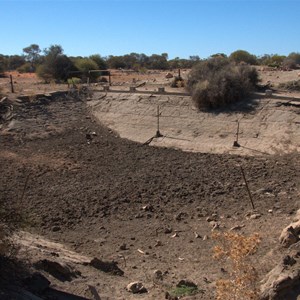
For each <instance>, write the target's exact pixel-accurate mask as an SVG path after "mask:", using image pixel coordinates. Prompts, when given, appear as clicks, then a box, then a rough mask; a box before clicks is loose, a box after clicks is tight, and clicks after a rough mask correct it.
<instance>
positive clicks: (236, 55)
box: [229, 50, 257, 65]
mask: <svg viewBox="0 0 300 300" xmlns="http://www.w3.org/2000/svg"><path fill="white" fill-rule="evenodd" d="M229 58H230V60H232V61H234V62H235V63H246V64H249V65H256V64H257V58H256V56H255V55H252V54H250V53H249V52H247V51H245V50H237V51H235V52H232V53H231V54H230V56H229Z"/></svg>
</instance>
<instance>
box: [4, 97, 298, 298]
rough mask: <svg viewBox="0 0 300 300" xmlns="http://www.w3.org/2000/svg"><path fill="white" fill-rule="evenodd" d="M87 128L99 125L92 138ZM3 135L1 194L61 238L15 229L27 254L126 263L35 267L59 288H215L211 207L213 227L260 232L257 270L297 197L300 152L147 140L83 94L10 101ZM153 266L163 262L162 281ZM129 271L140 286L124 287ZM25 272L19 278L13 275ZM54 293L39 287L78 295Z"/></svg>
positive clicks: (84, 291)
mask: <svg viewBox="0 0 300 300" xmlns="http://www.w3.org/2000/svg"><path fill="white" fill-rule="evenodd" d="M91 132H92V133H96V135H92V138H91V139H90V138H89V137H90V136H91V135H90V134H89V133H91ZM87 134H88V135H87ZM87 137H88V139H87ZM145 138H147V137H145ZM0 139H1V148H0V165H1V178H0V190H1V193H0V200H1V203H4V205H5V209H6V210H7V211H9V210H14V209H15V208H16V207H17V208H18V209H20V210H21V211H22V214H23V215H24V216H25V220H26V227H25V229H24V230H25V231H29V232H31V234H32V237H31V238H32V240H33V241H36V243H38V240H39V236H42V237H43V240H48V241H49V243H51V242H53V243H54V242H55V243H59V244H57V245H59V246H55V245H54V246H53V244H51V245H52V246H53V247H54V248H51V249H52V250H47V249H46V246H45V245H44V244H43V242H40V244H39V246H36V247H32V245H33V242H32V243H28V242H27V243H26V242H24V235H23V237H22V234H21V235H19V237H17V240H18V241H19V244H21V245H23V247H21V250H20V252H19V254H18V257H19V259H20V260H21V261H23V264H24V266H25V267H26V268H28V270H29V271H30V272H33V271H35V268H34V262H35V261H36V260H37V259H44V258H45V257H48V258H49V257H52V258H53V257H57V255H58V256H59V254H57V253H60V250H59V249H60V248H61V247H63V248H66V249H68V251H72V253H76V255H78V256H79V257H80V256H82V257H90V258H93V257H97V258H98V259H103V260H106V261H116V262H118V266H119V268H120V269H122V270H123V271H124V275H123V276H115V275H111V274H107V273H104V272H101V271H99V270H94V269H92V268H90V267H88V266H86V265H83V264H82V263H80V262H77V263H76V262H74V261H73V262H72V264H73V265H74V267H75V268H76V269H78V270H79V271H80V275H78V276H76V278H73V279H72V280H70V281H61V280H59V279H57V278H55V277H53V276H51V274H49V273H47V272H43V274H44V275H45V276H46V277H47V278H48V280H49V281H50V282H51V286H52V287H53V288H55V289H56V290H59V291H65V292H68V293H70V294H73V295H77V296H81V297H83V298H85V299H96V298H94V296H93V295H92V294H91V292H90V290H89V288H88V286H93V287H95V289H96V291H97V293H98V294H99V295H100V297H101V299H164V295H165V292H166V291H168V290H170V289H171V288H172V287H174V286H176V284H177V283H178V282H179V280H181V279H189V280H192V281H193V282H195V283H196V284H197V285H198V287H199V289H201V291H202V292H201V293H199V294H197V295H195V296H193V297H190V298H189V299H214V293H215V289H214V286H215V281H216V280H217V279H219V278H222V276H224V273H222V272H221V268H226V266H224V265H223V264H222V263H220V262H218V261H215V260H214V259H213V258H212V255H213V252H212V248H213V246H214V245H215V244H216V241H214V240H213V239H211V234H212V223H211V222H208V221H207V218H208V217H213V218H214V219H215V221H217V222H218V224H219V225H220V230H229V229H230V228H231V227H233V226H235V225H241V229H240V232H241V233H244V234H249V233H254V232H258V233H259V234H260V236H261V240H262V242H261V244H260V247H259V250H258V252H257V254H256V255H255V257H253V263H254V264H255V266H256V267H257V269H258V271H259V276H260V278H262V277H263V276H264V275H265V274H266V273H267V272H268V271H269V270H270V269H272V268H273V267H274V265H275V264H276V261H277V260H278V258H279V257H280V255H281V249H280V247H279V243H278V237H279V235H280V232H281V230H282V228H284V227H285V226H286V225H287V224H289V223H290V220H291V219H292V217H293V214H294V213H295V211H296V210H297V209H298V208H299V183H300V176H299V174H300V160H299V154H298V153H292V154H287V155H282V156H279V155H266V156H264V155H261V156H257V157H247V156H244V157H240V156H234V155H229V154H209V153H188V152H183V151H180V150H175V149H169V148H156V147H152V146H146V145H145V146H143V145H141V144H138V143H135V142H132V141H129V140H126V139H121V138H120V137H118V135H117V134H116V133H115V132H113V131H111V130H109V129H107V128H105V127H104V126H102V125H101V124H99V122H96V121H95V120H94V119H93V117H92V116H91V115H89V113H88V110H87V108H86V103H85V102H82V101H77V100H73V99H67V98H59V99H55V100H52V101H50V102H49V101H48V102H47V103H44V102H43V103H41V102H36V103H31V104H25V103H21V104H20V103H19V104H16V106H15V117H14V120H13V121H11V122H10V123H9V124H6V125H5V126H4V127H3V128H2V131H1V135H0ZM239 165H241V166H243V168H244V170H245V174H246V177H247V180H248V184H249V187H250V190H251V192H252V194H253V200H254V204H255V209H256V211H257V213H258V214H259V215H260V217H258V218H256V219H254V218H253V219H252V218H249V217H248V216H249V214H248V212H249V211H250V213H251V205H250V202H249V198H248V194H247V190H246V188H245V183H244V181H243V177H242V174H241V171H240V167H239ZM27 178H28V183H27V186H26V190H25V194H24V197H23V198H22V197H21V195H22V191H23V189H24V184H25V181H26V180H27ZM21 198H22V199H21ZM175 233H176V234H175ZM25 236H26V235H25ZM27 239H28V237H27ZM25 241H26V239H25ZM30 245H31V246H30ZM53 253H54V254H53ZM55 253H56V254H57V255H56V254H55ZM74 255H75V254H74ZM81 262H82V261H81ZM155 270H161V271H162V273H163V279H162V280H160V281H159V282H157V281H156V280H155V279H154V278H153V274H154V271H155ZM5 274H6V273H5ZM78 274H79V273H78ZM6 275H7V276H5V278H3V276H2V283H3V287H1V292H2V294H1V295H2V298H3V299H12V298H10V294H9V293H10V292H11V289H10V288H9V287H10V285H11V280H12V279H11V276H13V274H12V272H11V273H9V272H8V273H7V274H6ZM20 276H21V275H19V277H20ZM19 277H18V276H17V278H19ZM9 280H10V282H8V281H9ZM137 280H139V281H141V282H143V284H144V285H145V287H146V288H147V290H148V293H145V294H141V295H134V294H131V293H129V292H127V291H126V289H125V288H126V286H127V284H128V283H130V282H132V281H137ZM21 282H22V281H21V279H20V278H19V279H18V280H17V279H16V280H15V284H16V286H19V287H22V283H21ZM6 296H7V298H5V297H6ZM53 297H54V296H52V298H51V296H43V297H41V298H42V299H77V298H53ZM74 297H75V296H74ZM2 298H1V299H2Z"/></svg>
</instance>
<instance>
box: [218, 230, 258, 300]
mask: <svg viewBox="0 0 300 300" xmlns="http://www.w3.org/2000/svg"><path fill="white" fill-rule="evenodd" d="M213 238H214V239H216V240H217V241H218V242H219V245H217V246H215V247H214V258H215V259H217V260H222V261H224V262H226V263H228V264H229V265H228V273H227V272H226V273H227V276H228V277H227V278H226V279H220V280H218V281H217V283H216V289H217V296H216V299H217V300H250V299H251V300H257V299H259V293H258V288H257V283H258V275H257V272H256V269H255V267H254V266H253V263H252V262H251V258H250V257H251V255H253V254H254V253H255V252H256V251H257V248H258V245H259V243H260V238H259V235H258V234H253V235H251V236H249V237H246V236H243V235H241V234H236V233H232V232H226V233H214V235H213Z"/></svg>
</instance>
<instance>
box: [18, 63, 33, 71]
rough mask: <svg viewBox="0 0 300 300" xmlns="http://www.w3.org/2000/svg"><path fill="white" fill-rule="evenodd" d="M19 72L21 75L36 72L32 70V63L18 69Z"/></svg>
mask: <svg viewBox="0 0 300 300" xmlns="http://www.w3.org/2000/svg"><path fill="white" fill-rule="evenodd" d="M17 71H18V72H20V73H31V72H33V71H34V69H33V68H32V65H31V63H29V62H27V63H25V64H23V65H22V66H21V67H19V68H17Z"/></svg>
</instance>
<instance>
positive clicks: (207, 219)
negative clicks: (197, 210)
mask: <svg viewBox="0 0 300 300" xmlns="http://www.w3.org/2000/svg"><path fill="white" fill-rule="evenodd" d="M206 221H207V222H216V221H217V219H216V217H213V216H210V217H207V218H206Z"/></svg>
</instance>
